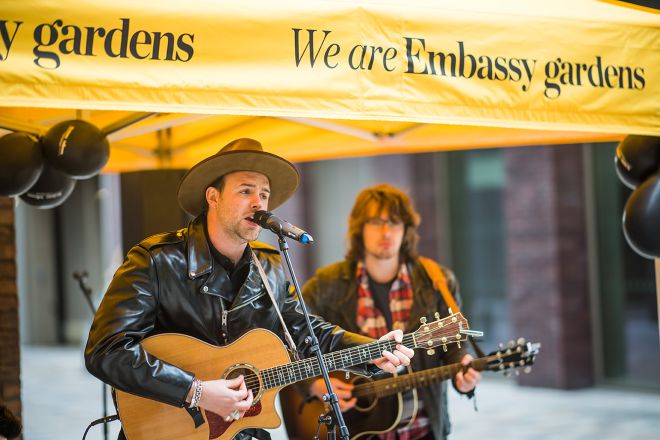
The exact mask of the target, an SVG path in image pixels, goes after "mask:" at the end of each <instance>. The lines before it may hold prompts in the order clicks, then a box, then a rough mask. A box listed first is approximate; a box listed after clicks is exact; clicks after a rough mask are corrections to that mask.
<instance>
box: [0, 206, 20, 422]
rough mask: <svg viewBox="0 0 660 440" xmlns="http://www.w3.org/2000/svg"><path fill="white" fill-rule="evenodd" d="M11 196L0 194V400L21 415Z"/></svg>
mask: <svg viewBox="0 0 660 440" xmlns="http://www.w3.org/2000/svg"><path fill="white" fill-rule="evenodd" d="M13 202H14V201H13V199H11V198H9V197H0V403H2V404H4V405H6V406H7V407H8V408H9V410H10V411H11V412H12V413H14V415H15V416H17V417H20V416H21V380H20V374H21V367H20V365H21V359H20V349H19V333H18V291H17V288H16V245H15V241H14V206H13Z"/></svg>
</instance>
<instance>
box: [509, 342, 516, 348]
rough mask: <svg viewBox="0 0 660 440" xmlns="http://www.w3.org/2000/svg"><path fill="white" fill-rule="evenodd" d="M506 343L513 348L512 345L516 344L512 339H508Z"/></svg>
mask: <svg viewBox="0 0 660 440" xmlns="http://www.w3.org/2000/svg"><path fill="white" fill-rule="evenodd" d="M507 345H508V346H509V348H513V346H514V345H516V343H515V342H513V341H509V343H508V344H507Z"/></svg>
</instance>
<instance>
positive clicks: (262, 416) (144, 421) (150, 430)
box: [116, 313, 481, 440]
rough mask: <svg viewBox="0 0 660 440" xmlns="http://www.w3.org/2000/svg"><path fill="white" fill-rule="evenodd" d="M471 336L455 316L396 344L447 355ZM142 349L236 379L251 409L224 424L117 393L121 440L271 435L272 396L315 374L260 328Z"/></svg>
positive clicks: (205, 414)
mask: <svg viewBox="0 0 660 440" xmlns="http://www.w3.org/2000/svg"><path fill="white" fill-rule="evenodd" d="M436 318H438V315H437V314H436ZM475 333H476V334H479V333H481V332H475V331H472V330H470V329H469V325H468V322H467V320H466V319H465V318H464V317H463V316H462V315H461V314H460V313H455V314H452V315H450V316H447V317H445V318H443V319H437V320H436V321H433V322H429V323H424V324H422V325H421V326H420V327H419V328H418V329H417V331H415V332H413V333H409V334H406V335H404V337H403V341H402V344H403V345H405V346H406V347H408V348H411V349H415V348H426V349H429V348H432V347H437V346H442V347H444V349H446V348H447V345H449V344H452V343H458V344H460V343H461V342H462V341H465V340H466V339H467V336H468V335H474V334H475ZM141 344H142V345H143V347H144V348H145V349H146V350H147V351H149V352H150V353H151V354H153V355H154V356H157V357H159V358H160V359H162V360H164V361H166V362H169V363H171V364H173V365H177V366H179V367H180V368H182V369H184V370H187V371H192V372H194V373H195V376H196V377H197V378H199V379H201V380H213V379H232V378H235V377H237V376H239V375H241V374H242V375H243V376H244V378H245V382H246V385H247V387H248V388H249V389H251V390H252V393H253V396H254V402H253V404H252V407H251V408H250V409H249V410H248V411H247V412H246V413H245V416H244V417H242V418H241V419H239V420H236V421H231V422H226V421H225V420H224V419H223V418H222V417H221V416H219V415H217V414H215V413H212V412H210V411H205V410H201V411H199V412H198V413H191V411H189V410H187V409H185V408H178V407H175V406H172V405H168V404H165V403H162V402H158V401H156V400H152V399H148V398H144V397H140V396H137V395H133V394H129V393H127V392H124V391H120V390H116V401H117V412H118V414H119V418H120V420H121V424H122V427H123V429H124V433H125V435H126V438H127V439H128V440H153V439H158V440H174V439H176V440H181V439H190V440H213V439H220V440H228V439H230V438H232V437H233V436H234V435H236V434H237V433H238V432H240V431H241V430H243V429H247V428H276V427H278V426H279V425H280V423H281V420H280V418H279V416H278V415H277V413H276V411H275V406H274V404H275V397H276V396H277V393H278V392H279V390H280V389H282V388H283V387H285V386H287V385H290V384H293V383H295V382H298V381H301V380H305V379H309V378H312V377H315V376H319V375H321V370H320V366H319V363H318V360H317V358H316V357H312V358H308V359H304V360H300V361H296V362H291V360H290V357H289V353H288V351H287V349H286V347H285V346H284V344H283V343H282V341H281V340H280V339H279V338H278V337H277V336H276V335H275V334H274V333H272V332H270V331H268V330H264V329H256V330H251V331H249V332H247V333H246V334H245V335H243V336H242V337H240V338H239V339H238V340H236V341H235V342H233V343H232V344H229V345H227V346H223V347H217V346H214V345H210V344H207V343H205V342H202V341H200V340H198V339H195V338H193V337H190V336H186V335H180V334H172V333H170V334H161V335H156V336H152V337H149V338H146V339H145V340H144V341H142V342H141ZM396 344H397V343H396V342H395V341H393V340H386V341H375V342H372V343H369V344H365V345H359V346H356V347H352V348H347V349H343V350H340V351H336V352H332V353H327V354H324V355H323V362H324V363H325V365H326V366H327V367H328V370H329V371H335V370H341V369H345V368H349V367H352V366H354V365H358V364H362V363H365V362H368V361H371V360H374V359H377V358H379V357H381V356H382V352H383V350H389V351H391V350H394V349H395V347H396Z"/></svg>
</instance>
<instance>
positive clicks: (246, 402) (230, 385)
mask: <svg viewBox="0 0 660 440" xmlns="http://www.w3.org/2000/svg"><path fill="white" fill-rule="evenodd" d="M202 389H203V391H202V398H201V399H200V401H199V406H201V407H202V408H204V409H205V410H208V411H211V412H214V413H216V414H218V415H220V416H221V417H222V418H223V419H226V418H227V417H230V416H232V414H233V413H234V411H238V413H239V415H240V417H243V415H244V414H245V412H246V411H247V410H248V409H250V406H251V405H252V399H253V397H254V396H252V390H248V388H247V386H246V385H245V380H244V378H243V376H242V375H241V376H238V377H236V378H234V379H229V380H225V379H219V380H208V381H204V382H203V383H202Z"/></svg>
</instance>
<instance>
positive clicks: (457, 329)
mask: <svg viewBox="0 0 660 440" xmlns="http://www.w3.org/2000/svg"><path fill="white" fill-rule="evenodd" d="M450 312H451V311H450ZM420 321H421V323H422V325H420V326H419V328H418V329H417V330H416V331H415V332H413V338H414V342H415V348H425V349H427V350H428V351H429V354H433V352H434V351H433V348H434V347H439V346H442V349H443V350H444V351H447V345H449V344H457V345H458V346H459V347H460V346H461V342H463V341H466V340H467V338H468V336H483V332H479V331H475V330H470V325H469V324H468V321H467V319H465V318H464V317H463V315H462V314H461V313H460V312H458V313H452V314H451V315H449V316H447V317H445V318H442V319H440V314H439V313H438V312H436V313H435V321H433V322H427V319H426V318H422V319H421V320H420Z"/></svg>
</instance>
